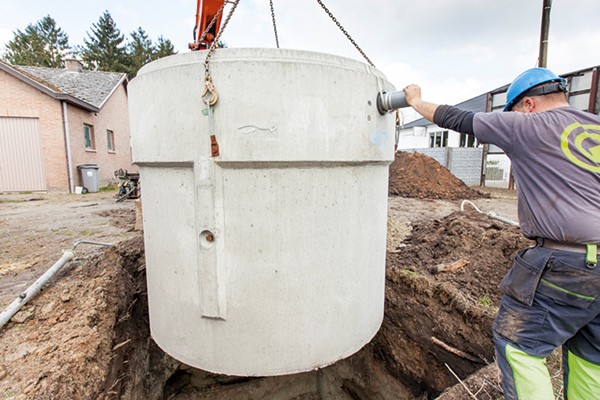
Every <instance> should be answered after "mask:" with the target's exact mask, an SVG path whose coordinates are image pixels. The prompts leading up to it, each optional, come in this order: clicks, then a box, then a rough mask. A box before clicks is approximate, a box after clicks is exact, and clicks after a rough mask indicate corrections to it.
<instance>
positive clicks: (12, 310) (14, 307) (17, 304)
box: [0, 240, 112, 329]
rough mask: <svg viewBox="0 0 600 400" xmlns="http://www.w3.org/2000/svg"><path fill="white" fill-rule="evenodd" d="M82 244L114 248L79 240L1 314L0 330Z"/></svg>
mask: <svg viewBox="0 0 600 400" xmlns="http://www.w3.org/2000/svg"><path fill="white" fill-rule="evenodd" d="M80 244H94V245H98V246H107V247H108V246H112V244H110V243H102V242H92V241H89V240H78V241H77V242H75V243H74V244H73V248H72V249H71V250H65V251H64V253H63V255H62V257H61V258H60V260H58V261H57V262H56V263H55V264H54V265H53V266H51V267H50V268H49V269H48V270H47V271H46V272H44V274H43V275H42V276H40V277H39V278H38V279H37V280H36V281H35V282H33V284H32V285H31V286H29V287H28V288H27V290H25V291H24V292H23V293H21V294H20V295H19V297H17V298H16V299H15V301H13V302H12V303H11V304H10V305H9V306H8V307H7V308H6V309H4V311H2V314H0V329H2V327H3V326H4V325H6V323H7V322H8V321H10V319H11V318H12V317H13V315H15V314H16V313H17V311H19V310H20V309H21V307H23V306H24V305H25V304H27V302H28V301H29V300H31V299H32V298H33V297H35V295H37V294H38V293H39V291H40V290H41V289H42V286H44V284H46V282H48V281H49V280H50V278H52V277H53V276H54V274H56V273H57V272H58V271H60V269H61V268H62V267H63V266H64V265H65V264H66V263H68V262H69V261H71V260H73V259H74V258H75V257H76V256H75V252H74V250H75V248H76V247H77V246H79V245H80Z"/></svg>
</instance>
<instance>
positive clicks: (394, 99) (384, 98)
mask: <svg viewBox="0 0 600 400" xmlns="http://www.w3.org/2000/svg"><path fill="white" fill-rule="evenodd" d="M405 107H408V103H407V102H406V95H405V94H404V91H403V90H398V91H395V92H389V93H386V92H379V93H377V111H379V114H381V115H385V114H386V113H388V112H390V111H393V110H397V109H399V108H405Z"/></svg>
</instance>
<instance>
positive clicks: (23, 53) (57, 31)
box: [4, 15, 70, 68]
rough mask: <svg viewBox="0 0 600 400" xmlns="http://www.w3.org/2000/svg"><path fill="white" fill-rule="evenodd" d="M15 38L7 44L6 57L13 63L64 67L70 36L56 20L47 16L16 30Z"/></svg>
mask: <svg viewBox="0 0 600 400" xmlns="http://www.w3.org/2000/svg"><path fill="white" fill-rule="evenodd" d="M14 35H15V37H14V39H13V40H11V41H9V42H8V43H7V44H6V53H5V55H4V59H5V60H6V61H8V62H9V63H11V64H13V65H29V66H36V67H49V68H62V67H63V66H64V57H65V55H67V54H68V50H69V49H70V46H69V36H68V35H67V34H66V33H65V32H63V30H62V29H61V28H59V27H57V26H56V21H55V20H54V19H53V18H52V17H50V15H47V16H45V17H44V18H42V19H41V20H39V21H38V22H37V23H36V24H35V25H34V24H29V25H27V27H26V28H25V31H24V32H22V31H21V30H17V32H14Z"/></svg>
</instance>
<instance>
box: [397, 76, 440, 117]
mask: <svg viewBox="0 0 600 400" xmlns="http://www.w3.org/2000/svg"><path fill="white" fill-rule="evenodd" d="M404 94H405V95H406V102H407V103H408V105H409V106H411V107H412V108H414V109H415V111H416V112H418V113H419V114H421V115H422V116H423V118H425V119H426V120H428V121H431V122H433V116H434V114H435V110H437V108H438V107H439V106H438V105H437V104H433V103H429V102H427V101H423V99H422V98H421V88H420V87H419V86H417V85H408V86H407V87H405V88H404Z"/></svg>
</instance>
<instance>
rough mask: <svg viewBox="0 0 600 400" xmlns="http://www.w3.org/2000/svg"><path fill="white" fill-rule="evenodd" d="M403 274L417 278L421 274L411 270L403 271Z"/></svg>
mask: <svg viewBox="0 0 600 400" xmlns="http://www.w3.org/2000/svg"><path fill="white" fill-rule="evenodd" d="M402 273H403V274H405V275H408V276H417V275H419V274H417V273H416V272H415V271H411V270H410V269H403V270H402Z"/></svg>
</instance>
